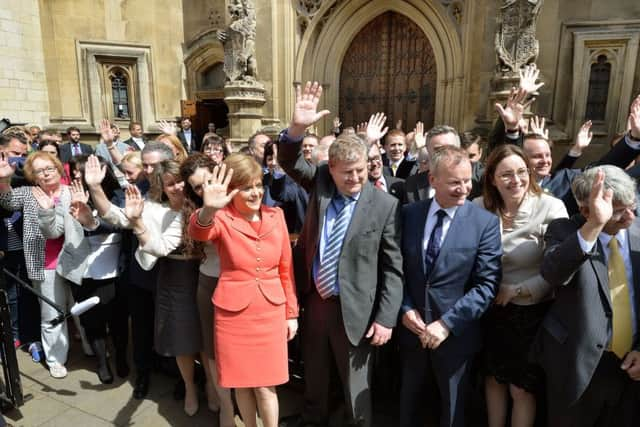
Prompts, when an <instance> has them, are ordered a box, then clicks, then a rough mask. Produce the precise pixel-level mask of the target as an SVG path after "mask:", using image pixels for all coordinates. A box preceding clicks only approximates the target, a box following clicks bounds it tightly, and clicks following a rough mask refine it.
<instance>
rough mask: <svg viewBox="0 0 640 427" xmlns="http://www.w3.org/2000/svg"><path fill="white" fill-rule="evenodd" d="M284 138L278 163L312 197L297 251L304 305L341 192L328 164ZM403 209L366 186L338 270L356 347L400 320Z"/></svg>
mask: <svg viewBox="0 0 640 427" xmlns="http://www.w3.org/2000/svg"><path fill="white" fill-rule="evenodd" d="M281 138H282V139H281V143H280V145H279V149H278V162H279V163H280V165H281V166H282V168H283V169H284V170H285V172H286V173H287V174H288V175H289V176H290V177H291V178H293V179H294V180H295V181H296V182H298V183H299V184H300V185H302V187H303V188H304V189H305V190H307V192H309V194H310V196H309V205H308V207H307V215H306V218H305V222H304V225H303V228H302V232H301V233H300V238H299V239H298V247H297V250H299V251H300V253H301V254H302V259H303V265H302V266H301V267H302V269H303V274H302V280H301V283H297V287H298V292H299V294H300V298H301V301H302V303H303V304H304V299H305V297H306V296H307V295H308V294H309V293H311V292H316V291H315V284H314V282H313V278H312V268H311V266H312V265H313V261H314V259H315V257H316V254H317V251H318V248H319V244H320V233H321V232H322V226H323V224H324V218H325V214H326V212H327V208H328V206H329V203H330V202H331V199H332V197H333V196H334V194H335V193H336V191H337V190H336V186H335V184H334V182H333V179H332V178H331V175H330V174H329V167H328V165H327V164H326V163H325V164H320V165H319V166H315V165H313V164H310V163H308V162H307V161H305V160H304V158H303V157H302V154H301V153H300V142H292V141H290V140H289V139H288V137H287V135H286V133H283V134H282V136H281ZM398 206H399V203H398V200H397V199H396V198H395V197H393V196H390V195H389V194H387V193H385V192H384V191H379V190H376V188H375V187H374V186H373V185H371V183H369V182H368V181H367V182H365V185H364V187H363V189H362V192H361V193H360V197H359V199H358V202H357V204H356V207H355V210H354V212H353V217H352V219H351V224H350V225H349V229H348V230H347V234H346V235H345V238H344V243H343V246H342V253H341V254H340V261H339V266H338V272H339V273H338V274H339V277H338V281H339V285H340V308H341V310H342V317H343V322H344V327H345V331H346V334H347V337H348V338H349V341H350V342H351V344H353V345H354V346H355V345H358V344H359V343H360V342H361V341H362V339H363V337H364V334H365V333H366V330H367V328H368V327H369V326H370V324H371V322H373V321H376V322H378V323H380V324H381V325H384V326H386V327H393V326H395V324H396V321H397V318H398V310H399V308H400V302H401V300H402V256H401V254H400V210H399V208H398ZM379 277H380V280H378V279H379Z"/></svg>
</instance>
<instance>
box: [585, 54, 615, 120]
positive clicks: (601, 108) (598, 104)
mask: <svg viewBox="0 0 640 427" xmlns="http://www.w3.org/2000/svg"><path fill="white" fill-rule="evenodd" d="M610 81H611V63H610V62H609V60H608V58H607V56H606V55H599V56H598V58H597V59H596V62H595V63H593V64H591V73H590V74H589V94H588V95H587V111H586V114H585V115H586V119H587V120H598V121H604V120H605V118H606V113H607V99H608V98H609V82H610Z"/></svg>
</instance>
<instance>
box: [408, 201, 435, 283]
mask: <svg viewBox="0 0 640 427" xmlns="http://www.w3.org/2000/svg"><path fill="white" fill-rule="evenodd" d="M431 200H432V199H424V202H423V205H424V209H421V210H420V211H419V212H418V218H417V220H416V230H414V231H415V232H414V233H412V234H413V235H414V236H415V245H416V248H415V250H416V253H418V254H420V268H419V270H420V271H421V272H422V275H423V277H424V278H423V280H422V282H421V283H424V282H426V279H427V278H426V272H425V271H424V269H425V265H424V262H425V260H424V248H423V245H422V243H423V241H424V228H425V227H426V226H427V218H428V216H429V209H430V208H431Z"/></svg>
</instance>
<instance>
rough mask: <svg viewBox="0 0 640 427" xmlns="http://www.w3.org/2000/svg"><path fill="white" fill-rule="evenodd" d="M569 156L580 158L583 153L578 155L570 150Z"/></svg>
mask: <svg viewBox="0 0 640 427" xmlns="http://www.w3.org/2000/svg"><path fill="white" fill-rule="evenodd" d="M567 154H568V155H569V156H571V157H580V156H582V153H577V152H575V151H573V150H569V152H568V153H567Z"/></svg>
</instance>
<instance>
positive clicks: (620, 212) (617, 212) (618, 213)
mask: <svg viewBox="0 0 640 427" xmlns="http://www.w3.org/2000/svg"><path fill="white" fill-rule="evenodd" d="M636 208H637V205H636V204H635V203H634V204H633V205H631V206H625V207H623V208H618V209H614V210H613V213H612V214H611V219H612V220H613V221H620V220H621V219H622V217H623V216H624V214H626V213H627V212H631V213H632V214H633V215H635V214H636Z"/></svg>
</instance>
